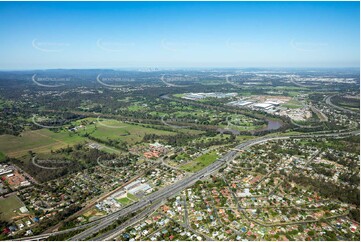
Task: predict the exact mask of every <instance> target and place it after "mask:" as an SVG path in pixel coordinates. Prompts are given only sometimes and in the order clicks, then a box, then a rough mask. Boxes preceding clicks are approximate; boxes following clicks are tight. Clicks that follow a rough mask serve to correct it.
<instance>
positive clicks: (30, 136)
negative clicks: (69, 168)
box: [0, 129, 86, 157]
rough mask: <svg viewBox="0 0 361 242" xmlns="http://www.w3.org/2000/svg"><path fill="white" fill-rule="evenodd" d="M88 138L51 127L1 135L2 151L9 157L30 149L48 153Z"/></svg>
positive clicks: (0, 144) (22, 153)
mask: <svg viewBox="0 0 361 242" xmlns="http://www.w3.org/2000/svg"><path fill="white" fill-rule="evenodd" d="M84 140H86V139H85V138H83V137H80V136H78V135H74V134H71V133H69V132H67V131H61V132H59V133H55V132H52V131H50V130H49V129H40V130H34V131H25V132H23V133H21V135H20V136H13V135H7V134H5V135H0V152H2V153H4V154H5V155H7V156H9V157H20V156H23V155H25V154H26V153H27V152H28V151H29V150H32V151H34V152H36V153H48V152H50V150H52V149H53V150H56V149H60V148H63V147H67V146H68V145H74V144H76V143H79V142H81V141H84Z"/></svg>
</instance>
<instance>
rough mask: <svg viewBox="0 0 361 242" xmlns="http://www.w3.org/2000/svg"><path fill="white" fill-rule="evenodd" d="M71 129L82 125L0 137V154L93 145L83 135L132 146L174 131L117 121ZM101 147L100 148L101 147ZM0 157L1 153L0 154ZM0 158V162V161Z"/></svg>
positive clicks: (86, 122) (89, 120)
mask: <svg viewBox="0 0 361 242" xmlns="http://www.w3.org/2000/svg"><path fill="white" fill-rule="evenodd" d="M72 124H73V125H75V126H79V125H80V124H83V126H84V127H83V128H80V129H78V130H77V131H75V132H69V131H68V130H67V127H65V128H64V129H63V130H61V131H59V132H53V131H51V130H49V129H39V130H33V131H30V130H29V131H24V132H23V133H21V135H20V136H13V135H0V152H2V153H3V154H5V155H7V156H9V157H21V156H23V155H26V154H27V153H28V151H30V150H31V151H33V152H35V153H40V154H41V153H49V152H50V151H51V150H57V149H60V148H64V147H67V146H68V145H69V146H72V145H75V144H77V143H80V142H84V141H85V142H93V141H91V140H90V139H88V138H86V137H84V136H83V135H84V134H86V133H88V134H89V135H90V136H91V137H94V138H97V139H100V140H104V141H107V140H108V139H110V140H120V141H126V142H128V144H130V145H132V144H135V143H136V142H140V141H141V140H142V139H143V137H144V135H145V134H157V135H173V134H175V133H174V132H169V131H163V130H158V129H154V128H150V127H143V126H141V125H135V124H129V123H123V122H119V121H117V120H111V119H99V122H98V120H97V119H96V118H86V119H82V120H78V121H75V122H73V123H72ZM102 146H103V145H102ZM103 150H104V151H106V152H118V151H117V150H115V149H113V148H112V147H105V148H104V149H103ZM0 154H1V153H0ZM1 157H2V156H1V155H0V159H1Z"/></svg>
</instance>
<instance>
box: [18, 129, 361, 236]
mask: <svg viewBox="0 0 361 242" xmlns="http://www.w3.org/2000/svg"><path fill="white" fill-rule="evenodd" d="M359 133H360V131H359V130H354V131H346V132H335V133H315V134H312V133H311V134H305V135H294V136H277V137H272V136H268V137H260V138H256V139H252V140H248V141H246V142H244V143H241V144H239V145H238V146H236V147H235V148H234V149H232V150H231V151H229V152H228V153H226V154H225V155H224V156H223V157H222V158H220V159H218V160H217V161H215V162H214V163H212V164H211V165H209V166H207V167H205V168H204V169H202V170H200V171H198V172H196V173H194V174H193V175H191V176H189V177H186V178H184V179H183V180H181V181H178V182H176V183H174V184H172V185H170V186H168V187H166V188H163V189H162V190H159V191H157V192H154V193H152V194H150V195H148V196H147V197H144V198H143V199H142V200H140V201H138V202H137V203H134V204H132V205H130V206H128V207H125V208H123V209H121V210H119V211H117V212H114V213H112V214H110V215H108V216H106V217H104V218H103V219H101V220H100V221H96V222H95V223H92V224H86V225H82V226H79V227H76V228H72V229H67V230H63V231H58V232H53V233H48V234H43V235H39V236H32V237H24V238H21V239H19V240H39V239H44V238H47V237H49V236H52V235H57V234H63V233H67V232H70V231H75V230H79V229H82V228H86V227H88V226H91V225H93V226H92V227H90V228H88V229H86V230H84V231H83V232H81V233H79V234H77V235H75V236H74V237H72V238H70V240H72V241H75V240H85V239H87V238H89V237H91V236H93V235H94V234H95V233H97V232H98V231H100V230H102V229H104V228H106V227H108V226H109V225H111V224H112V223H113V222H114V221H116V220H117V219H118V218H120V217H123V216H126V215H128V214H130V213H132V212H135V211H138V210H140V209H144V208H145V207H147V206H149V205H150V204H152V203H157V202H158V201H161V200H164V199H167V198H169V197H171V196H173V195H175V194H176V193H178V192H180V191H182V190H183V189H185V188H186V187H189V186H191V185H193V184H194V183H196V182H197V181H199V180H201V179H203V178H204V177H206V176H208V175H210V174H212V173H214V172H216V171H217V170H219V169H220V168H221V167H222V166H223V165H225V164H226V163H228V162H229V161H231V160H232V159H234V158H235V156H236V155H237V154H238V152H239V150H243V149H246V148H248V147H251V146H253V145H256V144H260V143H264V142H268V141H272V140H280V139H290V138H316V137H346V136H352V135H359ZM108 239H109V237H108Z"/></svg>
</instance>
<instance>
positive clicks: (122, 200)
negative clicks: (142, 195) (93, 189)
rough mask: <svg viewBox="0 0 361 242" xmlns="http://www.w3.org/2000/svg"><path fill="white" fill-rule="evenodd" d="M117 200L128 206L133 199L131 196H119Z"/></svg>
mask: <svg viewBox="0 0 361 242" xmlns="http://www.w3.org/2000/svg"><path fill="white" fill-rule="evenodd" d="M117 201H118V202H119V203H120V204H122V205H123V206H126V205H128V204H130V203H132V201H131V200H130V199H129V198H127V197H122V198H119V199H117Z"/></svg>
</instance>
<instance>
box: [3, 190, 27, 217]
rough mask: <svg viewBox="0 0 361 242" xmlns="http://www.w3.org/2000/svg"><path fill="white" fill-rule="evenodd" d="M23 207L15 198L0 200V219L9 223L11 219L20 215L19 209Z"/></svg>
mask: <svg viewBox="0 0 361 242" xmlns="http://www.w3.org/2000/svg"><path fill="white" fill-rule="evenodd" d="M23 206H24V204H23V202H22V201H21V200H20V199H19V198H18V197H17V196H10V197H7V198H0V219H1V220H5V221H10V220H11V218H13V217H15V216H17V215H20V214H21V212H20V211H19V208H21V207H23Z"/></svg>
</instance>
